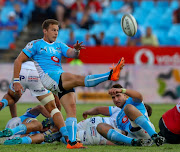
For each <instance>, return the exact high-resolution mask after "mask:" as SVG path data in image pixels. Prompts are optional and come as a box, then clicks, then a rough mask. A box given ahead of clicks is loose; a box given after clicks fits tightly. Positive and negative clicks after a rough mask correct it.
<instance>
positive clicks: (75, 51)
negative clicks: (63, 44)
mask: <svg viewBox="0 0 180 152" xmlns="http://www.w3.org/2000/svg"><path fill="white" fill-rule="evenodd" d="M82 43H83V42H81V43H79V42H78V41H77V42H76V44H74V45H73V47H74V48H69V49H68V51H67V56H68V57H69V58H78V57H79V53H80V50H81V49H85V45H82Z"/></svg>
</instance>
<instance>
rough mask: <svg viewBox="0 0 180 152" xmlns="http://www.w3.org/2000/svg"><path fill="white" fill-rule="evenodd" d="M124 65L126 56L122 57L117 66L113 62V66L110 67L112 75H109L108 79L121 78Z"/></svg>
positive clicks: (115, 79)
mask: <svg viewBox="0 0 180 152" xmlns="http://www.w3.org/2000/svg"><path fill="white" fill-rule="evenodd" d="M123 66H124V58H123V57H122V58H121V59H120V60H119V62H118V64H117V65H116V66H115V67H114V64H113V67H112V68H110V69H111V71H110V75H109V77H108V80H112V81H117V80H119V76H120V72H121V70H122V69H123Z"/></svg>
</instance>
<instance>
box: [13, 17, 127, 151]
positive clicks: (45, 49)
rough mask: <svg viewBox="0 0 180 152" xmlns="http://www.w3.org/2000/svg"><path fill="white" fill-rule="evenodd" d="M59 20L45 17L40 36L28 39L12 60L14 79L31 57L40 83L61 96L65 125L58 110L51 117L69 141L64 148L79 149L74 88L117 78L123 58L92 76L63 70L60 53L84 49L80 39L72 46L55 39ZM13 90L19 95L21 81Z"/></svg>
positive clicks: (76, 54)
mask: <svg viewBox="0 0 180 152" xmlns="http://www.w3.org/2000/svg"><path fill="white" fill-rule="evenodd" d="M58 24H59V22H58V21H57V20H54V19H47V20H45V21H44V22H43V24H42V31H43V34H44V35H43V38H41V39H38V40H34V41H31V42H30V43H28V44H27V45H26V47H25V48H24V49H23V50H22V52H21V53H20V54H19V56H18V57H17V58H16V60H15V62H14V80H15V81H18V80H19V72H20V70H21V64H22V63H23V62H25V61H27V60H28V59H29V58H31V59H33V61H34V62H35V65H36V67H37V70H38V73H39V75H40V78H41V81H42V83H43V85H44V86H45V87H46V88H47V89H48V90H51V91H52V92H53V93H58V96H59V98H61V99H60V100H61V103H62V106H63V107H64V109H65V111H66V114H67V118H66V125H65V123H64V119H63V117H62V115H61V113H60V112H59V111H58V110H57V109H55V110H54V111H53V115H52V117H53V116H56V117H58V120H59V122H60V123H59V124H57V125H58V126H57V127H58V128H59V131H60V132H61V133H62V135H63V136H64V137H66V139H67V138H68V139H67V140H68V144H67V148H73V149H74V148H81V147H83V146H82V144H78V143H77V142H76V131H77V119H76V100H75V99H76V98H75V93H74V89H73V88H74V87H78V86H84V87H94V86H96V85H98V84H99V83H102V82H104V81H108V80H111V81H117V80H119V77H120V71H121V69H122V68H123V66H124V58H121V59H120V60H119V62H118V64H117V65H116V66H115V67H113V68H112V69H111V70H110V71H108V72H106V73H103V74H94V75H87V76H83V75H76V74H72V73H69V72H65V71H64V70H63V69H62V66H61V59H62V56H65V57H68V58H77V57H79V54H80V50H81V49H84V48H85V46H84V45H82V43H83V42H81V43H79V42H78V41H77V42H76V43H75V44H74V45H73V48H70V47H68V46H67V45H66V44H64V43H61V42H57V41H56V39H57V37H58V31H59V25H58ZM14 89H15V91H16V93H18V94H21V89H22V86H21V84H20V83H14ZM54 119H55V118H54Z"/></svg>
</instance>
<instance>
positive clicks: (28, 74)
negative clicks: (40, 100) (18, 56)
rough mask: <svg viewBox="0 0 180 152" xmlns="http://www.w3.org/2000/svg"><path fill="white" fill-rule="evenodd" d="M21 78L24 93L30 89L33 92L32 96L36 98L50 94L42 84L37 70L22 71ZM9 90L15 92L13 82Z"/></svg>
mask: <svg viewBox="0 0 180 152" xmlns="http://www.w3.org/2000/svg"><path fill="white" fill-rule="evenodd" d="M19 76H20V83H21V85H22V86H23V89H24V91H23V92H22V93H24V92H25V90H26V89H29V90H30V92H31V95H32V96H34V97H36V96H42V95H45V94H47V93H49V92H50V91H49V90H47V89H46V88H45V87H44V86H43V84H42V83H41V80H40V78H39V74H38V72H37V71H36V70H30V69H21V72H20V75H19ZM9 88H10V89H11V90H12V91H13V92H15V90H14V88H13V80H12V82H11V83H10V86H9Z"/></svg>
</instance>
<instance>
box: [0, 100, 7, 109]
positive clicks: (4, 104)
mask: <svg viewBox="0 0 180 152" xmlns="http://www.w3.org/2000/svg"><path fill="white" fill-rule="evenodd" d="M0 102H1V103H3V107H2V108H1V107H0V110H2V109H4V108H5V107H7V105H8V101H7V100H6V99H2V100H1V101H0Z"/></svg>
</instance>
